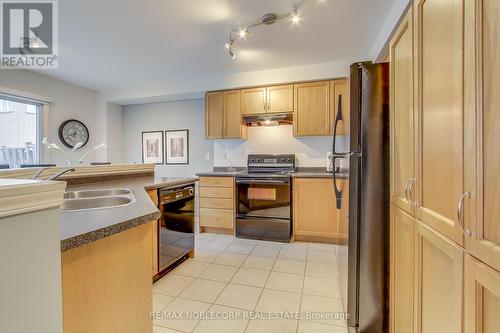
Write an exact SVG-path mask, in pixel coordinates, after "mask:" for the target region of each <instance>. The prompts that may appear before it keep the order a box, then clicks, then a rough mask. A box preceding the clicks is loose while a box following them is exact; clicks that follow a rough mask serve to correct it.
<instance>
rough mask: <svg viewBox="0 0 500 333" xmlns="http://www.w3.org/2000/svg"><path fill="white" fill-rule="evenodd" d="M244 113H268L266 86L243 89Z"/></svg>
mask: <svg viewBox="0 0 500 333" xmlns="http://www.w3.org/2000/svg"><path fill="white" fill-rule="evenodd" d="M242 94H243V112H242V113H243V114H260V113H266V105H267V100H266V96H267V91H266V88H265V87H263V88H251V89H243V92H242Z"/></svg>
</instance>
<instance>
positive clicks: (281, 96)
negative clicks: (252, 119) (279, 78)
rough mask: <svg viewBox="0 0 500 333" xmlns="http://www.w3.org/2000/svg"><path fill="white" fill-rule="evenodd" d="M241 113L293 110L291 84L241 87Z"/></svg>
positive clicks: (251, 113)
mask: <svg viewBox="0 0 500 333" xmlns="http://www.w3.org/2000/svg"><path fill="white" fill-rule="evenodd" d="M242 92H243V114H247V115H254V114H261V113H277V112H293V85H292V84H288V85H281V86H271V87H261V88H250V89H243V90H242Z"/></svg>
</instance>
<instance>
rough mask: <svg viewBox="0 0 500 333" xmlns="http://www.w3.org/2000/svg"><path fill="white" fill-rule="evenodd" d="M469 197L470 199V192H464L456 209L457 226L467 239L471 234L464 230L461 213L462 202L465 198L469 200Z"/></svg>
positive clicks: (462, 210) (462, 208)
mask: <svg viewBox="0 0 500 333" xmlns="http://www.w3.org/2000/svg"><path fill="white" fill-rule="evenodd" d="M470 197H471V194H470V192H464V193H463V194H462V196H461V197H460V200H459V201H458V209H457V217H458V224H459V225H460V228H462V232H463V233H464V235H465V236H467V237H471V236H472V232H471V231H470V230H465V227H464V214H463V213H464V200H465V198H467V199H470Z"/></svg>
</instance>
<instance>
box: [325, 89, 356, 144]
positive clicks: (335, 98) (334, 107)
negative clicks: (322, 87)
mask: <svg viewBox="0 0 500 333" xmlns="http://www.w3.org/2000/svg"><path fill="white" fill-rule="evenodd" d="M349 90H350V89H349V80H347V79H342V80H333V81H331V82H330V99H331V100H330V134H333V126H335V119H336V118H337V114H338V112H339V97H340V98H341V101H342V105H341V106H342V119H343V124H341V125H339V128H337V135H349V126H350V122H349V118H350V115H351V114H350V95H349Z"/></svg>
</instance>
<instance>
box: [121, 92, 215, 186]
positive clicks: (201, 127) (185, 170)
mask: <svg viewBox="0 0 500 333" xmlns="http://www.w3.org/2000/svg"><path fill="white" fill-rule="evenodd" d="M122 112H123V113H122V125H123V126H122V144H123V150H122V155H123V162H124V163H141V162H142V155H141V154H142V146H141V142H142V136H141V135H142V132H143V131H157V130H158V131H161V130H163V131H164V130H177V129H189V164H188V165H158V166H157V168H156V172H157V173H158V174H159V175H161V176H163V177H166V176H192V175H195V174H196V173H197V172H201V171H210V170H212V167H213V163H212V155H213V142H211V141H210V140H206V139H205V101H204V100H203V99H195V100H185V101H176V102H163V103H149V104H139V105H130V106H124V107H123V111H122ZM206 153H209V154H210V160H209V161H207V160H205V154H206Z"/></svg>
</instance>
